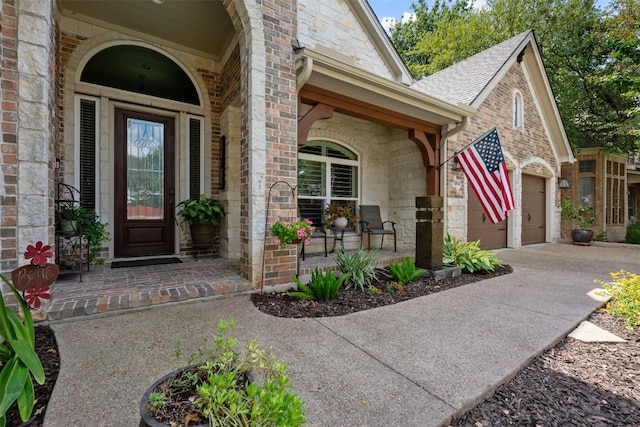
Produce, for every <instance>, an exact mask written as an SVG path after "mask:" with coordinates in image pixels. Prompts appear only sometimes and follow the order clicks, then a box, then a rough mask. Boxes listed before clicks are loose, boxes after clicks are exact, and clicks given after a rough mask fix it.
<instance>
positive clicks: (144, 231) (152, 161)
mask: <svg viewBox="0 0 640 427" xmlns="http://www.w3.org/2000/svg"><path fill="white" fill-rule="evenodd" d="M174 129H175V126H174V119H173V118H171V117H163V116H157V115H154V114H148V113H140V112H135V111H128V110H122V109H116V110H115V137H114V138H115V141H114V142H115V159H114V160H115V170H114V172H115V175H114V183H115V185H114V190H115V192H114V195H113V196H114V253H115V256H116V257H127V256H141V255H162V254H172V253H174V231H175V229H174V219H173V204H174V195H175V190H174V185H175V181H174V139H175V135H174Z"/></svg>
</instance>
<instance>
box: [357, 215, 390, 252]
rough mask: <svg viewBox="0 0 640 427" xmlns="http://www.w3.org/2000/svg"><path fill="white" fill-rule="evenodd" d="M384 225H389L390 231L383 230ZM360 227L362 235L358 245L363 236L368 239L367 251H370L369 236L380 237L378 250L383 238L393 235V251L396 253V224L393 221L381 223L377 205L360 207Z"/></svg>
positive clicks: (387, 229)
mask: <svg viewBox="0 0 640 427" xmlns="http://www.w3.org/2000/svg"><path fill="white" fill-rule="evenodd" d="M385 224H391V229H389V228H388V227H387V228H385ZM360 226H361V227H362V234H361V235H360V244H362V239H363V237H364V235H365V234H367V237H368V243H369V246H368V247H369V250H371V235H372V234H373V235H374V236H381V239H380V249H382V245H383V244H384V236H385V235H387V234H389V235H391V234H393V251H394V252H397V246H396V223H395V222H393V221H382V219H381V218H380V206H378V205H360Z"/></svg>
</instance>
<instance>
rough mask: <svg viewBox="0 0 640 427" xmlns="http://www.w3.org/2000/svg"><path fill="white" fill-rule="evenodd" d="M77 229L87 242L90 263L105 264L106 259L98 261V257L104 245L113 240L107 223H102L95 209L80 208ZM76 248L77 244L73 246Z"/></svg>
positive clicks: (77, 214)
mask: <svg viewBox="0 0 640 427" xmlns="http://www.w3.org/2000/svg"><path fill="white" fill-rule="evenodd" d="M76 224H77V225H76V227H77V230H78V233H80V234H81V235H82V238H83V239H84V240H85V241H86V243H87V246H88V248H89V259H88V261H89V262H90V263H98V264H102V263H104V259H97V257H96V255H97V254H98V252H100V251H101V250H102V247H103V246H104V243H106V242H108V241H109V240H110V239H111V236H110V234H109V230H108V229H107V226H108V225H109V224H107V223H106V222H104V223H102V222H100V220H99V218H98V214H97V213H96V211H95V210H93V209H85V208H82V207H78V208H77V209H76ZM73 245H74V246H75V247H76V248H77V246H78V244H77V243H74V244H73Z"/></svg>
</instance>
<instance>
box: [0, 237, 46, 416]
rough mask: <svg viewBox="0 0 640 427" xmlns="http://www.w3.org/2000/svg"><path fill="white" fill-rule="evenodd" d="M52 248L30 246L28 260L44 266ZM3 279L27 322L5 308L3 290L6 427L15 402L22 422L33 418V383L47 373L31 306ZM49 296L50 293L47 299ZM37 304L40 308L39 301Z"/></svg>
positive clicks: (0, 317)
mask: <svg viewBox="0 0 640 427" xmlns="http://www.w3.org/2000/svg"><path fill="white" fill-rule="evenodd" d="M50 249H51V247H50V246H48V245H43V244H42V242H38V243H37V244H36V245H35V246H32V245H29V247H28V248H27V252H26V253H25V258H27V259H31V264H32V265H35V266H36V268H41V267H44V266H45V265H46V263H47V258H49V257H50V256H52V255H53V254H52V253H51V251H50ZM0 279H1V280H2V282H3V283H4V284H5V285H6V286H7V287H8V288H9V289H11V291H12V292H13V294H14V296H15V298H16V300H17V301H18V304H19V306H20V310H21V311H22V315H23V319H20V317H18V314H17V313H16V312H15V311H13V310H11V309H10V308H8V307H6V306H5V304H4V296H3V294H2V292H1V291H0V338H1V340H0V362H2V370H0V427H4V426H5V424H6V421H7V420H6V413H7V411H8V410H9V408H10V407H11V405H12V404H13V403H14V402H17V405H18V412H19V413H20V418H21V419H22V421H27V420H28V419H29V418H30V417H31V413H32V412H33V405H34V397H35V396H34V389H33V380H35V381H36V382H37V383H38V384H43V383H44V381H45V374H44V369H43V368H42V363H41V362H40V359H39V358H38V354H37V353H36V350H35V328H34V326H33V318H32V317H31V311H30V309H29V306H28V304H27V302H26V301H25V300H24V298H22V295H21V294H20V292H19V291H18V289H16V288H15V287H14V285H13V284H12V283H11V282H10V281H9V280H7V278H6V277H5V276H4V275H3V274H0ZM36 286H38V284H36ZM43 289H44V288H43ZM46 290H48V288H46ZM48 297H49V296H48V294H47V295H46V298H48ZM32 298H36V300H37V296H36V295H32ZM37 305H38V306H39V305H40V304H39V300H38V304H37Z"/></svg>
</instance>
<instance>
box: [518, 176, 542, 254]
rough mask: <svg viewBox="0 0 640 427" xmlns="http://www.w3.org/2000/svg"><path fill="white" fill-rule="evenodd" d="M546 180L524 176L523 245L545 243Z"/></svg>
mask: <svg viewBox="0 0 640 427" xmlns="http://www.w3.org/2000/svg"><path fill="white" fill-rule="evenodd" d="M545 201H546V197H545V179H544V178H540V177H537V176H531V175H522V244H523V245H531V244H533V243H544V241H545V239H546V230H545V223H546V218H545V212H546V209H545V208H546V206H545Z"/></svg>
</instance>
